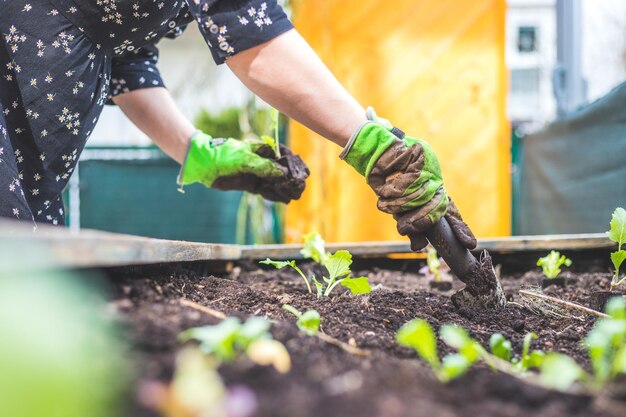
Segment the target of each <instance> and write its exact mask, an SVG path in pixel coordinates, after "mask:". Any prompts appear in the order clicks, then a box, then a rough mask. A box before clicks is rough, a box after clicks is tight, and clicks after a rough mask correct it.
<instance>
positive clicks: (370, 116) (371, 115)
mask: <svg viewBox="0 0 626 417" xmlns="http://www.w3.org/2000/svg"><path fill="white" fill-rule="evenodd" d="M365 115H366V116H367V122H363V123H361V125H360V126H359V127H357V128H356V129H355V130H354V132H353V133H352V136H350V139H349V140H348V143H347V144H346V146H344V148H343V150H342V151H341V153H340V154H339V158H340V159H342V160H343V159H346V157H347V156H348V153H349V152H350V149H352V145H354V142H355V141H356V138H357V137H358V136H359V133H361V130H363V128H364V127H365V126H367V125H368V124H369V123H371V122H375V121H377V119H378V117H377V116H376V112H375V111H374V108H373V107H371V106H370V107H368V108H367V110H365Z"/></svg>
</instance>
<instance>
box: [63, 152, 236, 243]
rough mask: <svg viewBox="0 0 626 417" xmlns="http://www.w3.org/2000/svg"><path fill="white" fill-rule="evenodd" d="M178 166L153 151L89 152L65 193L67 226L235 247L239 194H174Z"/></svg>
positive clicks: (196, 190)
mask: <svg viewBox="0 0 626 417" xmlns="http://www.w3.org/2000/svg"><path fill="white" fill-rule="evenodd" d="M178 171H179V165H178V164H177V163H175V162H174V161H172V160H171V159H169V158H167V157H166V156H165V155H163V154H162V153H160V152H159V151H157V150H156V149H154V148H124V149H111V148H107V149H94V148H91V149H88V150H87V151H86V152H85V154H84V155H83V158H82V159H81V162H80V163H79V166H78V171H77V173H78V175H77V176H75V177H74V178H73V182H72V183H71V184H70V187H69V190H68V192H67V193H66V195H67V198H66V200H65V201H66V205H67V206H68V210H67V212H68V214H69V216H68V222H69V224H70V226H78V225H80V227H81V228H89V229H98V230H105V231H110V232H117V233H126V234H132V235H139V236H147V237H154V238H162V239H174V240H188V241H195V242H213V243H235V239H236V225H237V208H238V206H239V201H240V199H241V195H242V193H241V192H234V191H228V192H224V191H217V190H209V189H206V188H205V187H203V186H202V185H199V184H194V185H191V186H186V187H185V190H184V191H185V192H184V194H183V193H181V192H179V191H178V187H177V185H176V177H177V175H178Z"/></svg>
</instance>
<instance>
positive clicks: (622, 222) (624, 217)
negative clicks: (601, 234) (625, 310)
mask: <svg viewBox="0 0 626 417" xmlns="http://www.w3.org/2000/svg"><path fill="white" fill-rule="evenodd" d="M606 234H607V235H608V237H609V239H611V240H612V241H613V242H615V243H617V251H616V252H612V253H611V261H612V262H613V266H614V267H615V273H614V275H613V280H612V281H611V286H613V287H615V286H617V285H620V284H621V283H622V282H624V281H626V275H624V277H622V278H620V276H619V269H620V267H621V266H622V263H623V262H624V260H626V250H624V249H622V245H623V244H624V243H626V210H624V209H623V208H622V207H618V208H616V209H615V211H614V212H613V217H612V218H611V230H609V231H608V232H606Z"/></svg>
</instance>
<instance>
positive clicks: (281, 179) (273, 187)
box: [178, 131, 309, 203]
mask: <svg viewBox="0 0 626 417" xmlns="http://www.w3.org/2000/svg"><path fill="white" fill-rule="evenodd" d="M280 149H281V155H282V156H281V158H279V159H276V158H275V155H274V151H273V150H272V149H271V148H270V147H269V146H268V145H265V144H263V143H260V142H259V143H251V142H247V141H242V140H236V139H213V138H212V137H211V136H209V135H206V134H204V133H202V132H200V131H198V132H196V133H195V134H194V135H193V136H192V138H191V143H190V145H189V151H188V152H187V156H186V158H185V161H184V163H183V166H182V168H181V170H180V173H179V175H178V184H179V186H181V187H182V186H184V185H188V184H193V183H196V182H199V183H201V184H203V185H205V186H206V187H209V188H217V189H219V190H240V191H247V192H250V193H254V194H260V195H261V196H263V197H264V198H266V199H268V200H272V201H280V202H283V203H289V202H290V201H291V200H297V199H298V198H300V196H301V195H302V192H303V191H304V187H305V180H306V178H307V177H308V176H309V169H308V168H307V167H306V165H305V164H304V161H302V158H300V157H299V156H298V155H294V154H293V153H292V152H291V151H290V150H289V149H288V148H287V147H285V146H282V145H281V147H280Z"/></svg>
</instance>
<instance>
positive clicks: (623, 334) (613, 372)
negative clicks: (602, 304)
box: [585, 297, 626, 384]
mask: <svg viewBox="0 0 626 417" xmlns="http://www.w3.org/2000/svg"><path fill="white" fill-rule="evenodd" d="M606 313H607V314H608V315H609V317H608V318H603V319H600V320H598V322H597V323H596V324H595V325H594V327H593V329H591V331H590V332H589V334H587V337H586V338H585V345H586V346H587V352H588V354H589V359H591V365H592V367H593V373H594V379H595V381H596V382H597V383H600V384H602V383H604V382H606V381H612V380H614V379H615V378H616V377H617V376H618V375H626V301H624V298H623V297H614V298H612V299H611V300H609V302H608V303H607V306H606Z"/></svg>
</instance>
